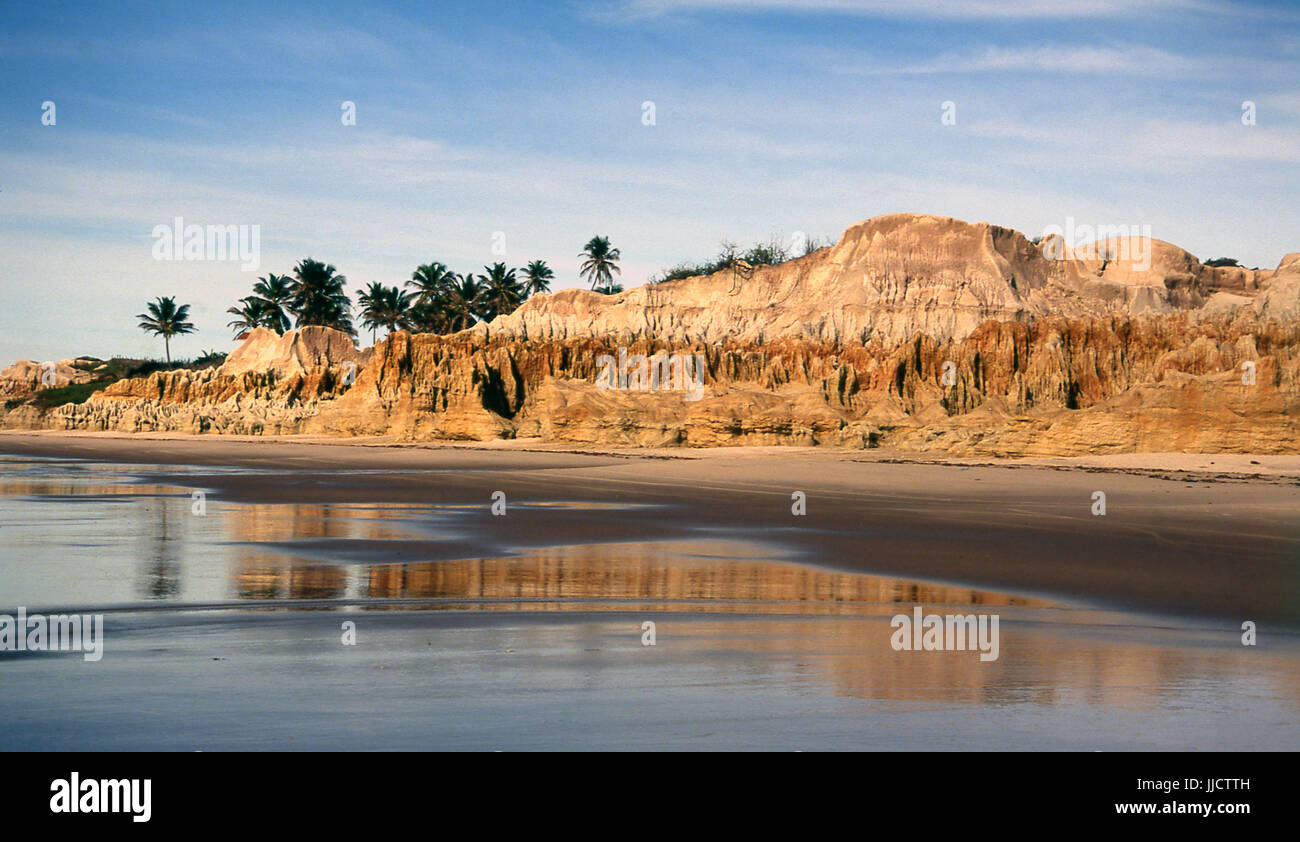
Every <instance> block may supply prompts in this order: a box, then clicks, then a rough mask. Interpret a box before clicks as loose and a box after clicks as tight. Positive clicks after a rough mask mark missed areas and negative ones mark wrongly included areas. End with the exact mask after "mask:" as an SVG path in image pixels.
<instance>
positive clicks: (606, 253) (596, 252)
mask: <svg viewBox="0 0 1300 842" xmlns="http://www.w3.org/2000/svg"><path fill="white" fill-rule="evenodd" d="M620 256H621V255H620V254H619V252H618V249H616V248H612V247H611V246H610V244H609V237H592V238H591V239H590V240H588V241H587V245H585V246H583V247H582V253H581V254H579V255H578V257H585V258H586V260H584V261H583V263H582V266H581V268H579V270H578V274H579V275H580V276H581V277H583V278H585V279H586V280H587V281H588V282H589V283H590V284H591V288H592V289H593V290H596V291H597V292H609V291H610V290H611V289H612V287H613V286H614V275H613V273H615V272H616V273H618V274H620V275H621V274H623V270H622V269H619V268H618V259H619V257H620ZM619 289H620V290H621V289H622V288H621V287H620V288H619Z"/></svg>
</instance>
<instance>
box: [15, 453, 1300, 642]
mask: <svg viewBox="0 0 1300 842" xmlns="http://www.w3.org/2000/svg"><path fill="white" fill-rule="evenodd" d="M0 453H9V454H28V455H40V456H55V457H63V458H80V459H94V460H110V461H113V462H122V463H140V464H143V465H191V466H196V467H194V468H192V469H189V470H188V472H187V474H186V477H185V480H184V484H185V485H186V486H187V487H190V488H196V489H202V490H204V491H205V493H206V494H207V495H208V501H209V505H219V504H220V503H221V502H223V501H228V502H231V503H287V502H293V503H296V504H312V503H316V504H324V503H336V504H337V503H386V504H405V505H422V506H436V507H442V508H448V509H455V510H459V511H461V512H463V515H464V516H463V517H460V518H458V521H457V529H456V530H455V532H454V534H442V535H437V536H430V537H428V538H410V537H408V538H406V539H404V540H401V541H391V540H384V541H378V542H375V541H367V540H365V539H357V540H353V541H349V542H347V543H339V542H335V543H333V544H332V545H331V546H328V547H326V546H318V547H316V548H315V551H316V552H319V553H326V554H327V557H330V558H333V559H334V560H341V558H342V557H344V556H346V557H361V558H365V557H371V558H379V557H389V558H391V559H392V560H396V561H402V560H452V559H460V558H468V557H476V556H501V555H505V554H508V553H511V552H517V551H520V550H526V549H530V548H539V547H547V546H560V545H573V544H601V543H616V542H634V541H656V540H683V539H693V538H700V537H705V536H713V537H725V538H743V539H748V540H754V541H760V542H762V543H763V544H765V545H767V546H770V547H772V548H774V550H775V551H777V552H779V553H780V554H782V556H783V557H785V558H787V559H790V560H793V561H798V562H800V563H803V564H810V565H816V566H821V567H828V568H834V569H839V570H845V571H853V572H861V573H874V574H880V575H890V576H901V577H906V578H909V579H915V580H921V581H932V582H946V583H952V584H961V585H966V586H970V587H976V588H988V589H991V590H997V591H1004V592H1009V593H1016V594H1022V595H1027V596H1041V597H1045V598H1054V599H1068V600H1069V601H1071V602H1072V603H1075V604H1081V605H1088V606H1095V607H1100V608H1110V609H1119V610H1133V611H1140V612H1145V613H1152V614H1157V615H1168V616H1172V617H1203V618H1207V619H1215V620H1219V621H1222V622H1224V623H1225V624H1226V625H1225V628H1227V627H1230V626H1234V625H1235V626H1239V625H1240V623H1241V622H1242V621H1245V620H1252V621H1255V622H1264V623H1268V624H1272V625H1276V626H1278V627H1282V628H1286V629H1291V630H1295V629H1297V627H1300V459H1297V458H1296V457H1246V456H1221V455H1215V456H1203V457H1186V456H1174V457H1165V456H1152V457H1127V456H1126V457H1118V458H1117V459H1115V460H1114V462H1115V464H1113V465H1112V466H1107V465H1105V464H1104V461H1105V460H1100V459H1098V458H1096V457H1091V458H1089V459H1087V460H1081V461H1082V462H1083V463H1084V464H1082V465H1079V466H1074V465H1071V464H1070V462H1069V461H1068V460H1029V461H1027V462H1022V461H1008V462H1006V463H997V464H994V463H990V462H989V460H979V461H978V462H977V463H976V464H960V463H955V464H938V463H933V462H912V461H898V457H897V456H891V455H890V454H878V453H863V452H862V451H821V450H811V449H809V450H802V449H800V450H796V449H783V448H745V449H715V450H707V451H655V452H644V451H616V450H609V451H605V452H601V453H592V452H575V451H572V450H562V449H551V450H526V449H523V448H522V446H521V445H519V444H517V443H516V444H515V445H514V447H510V448H507V447H502V446H491V447H467V446H428V445H424V446H421V445H398V446H394V445H390V444H388V443H385V442H382V441H374V440H369V441H362V442H348V443H336V442H332V441H324V442H323V441H320V440H316V441H310V440H300V439H299V440H295V439H292V438H288V439H276V440H261V441H259V440H251V441H250V440H231V439H224V438H215V437H175V436H163V437H156V438H155V437H147V438H145V437H121V436H107V435H93V434H90V435H87V434H15V433H8V434H3V435H0ZM1143 460H1145V461H1143ZM1209 462H1215V463H1217V464H1216V465H1209V464H1208V463H1209ZM1251 462H1260V463H1261V464H1260V465H1253V464H1251ZM1180 463H1181V464H1180ZM204 466H208V467H214V468H215V467H218V466H220V467H221V470H210V471H206V470H204ZM141 478H142V480H144V481H151V482H168V481H170V480H171V478H170V477H169V476H168V474H167V473H166V472H165V471H157V470H153V471H151V470H149V469H147V468H146V469H144V470H143V471H142V472H141ZM498 491H500V492H503V493H504V494H505V496H506V504H507V514H506V516H504V517H499V516H493V515H492V513H491V504H492V495H493V493H494V492H498ZM796 491H802V492H803V493H804V494H805V495H806V496H807V514H806V515H805V516H795V515H793V514H792V513H791V506H792V499H791V495H792V494H793V493H794V492H796ZM1097 491H1101V492H1103V493H1104V494H1105V495H1106V497H1105V500H1106V514H1105V515H1104V516H1097V515H1094V514H1093V513H1092V512H1093V505H1094V503H1093V495H1094V492H1097ZM558 504H564V505H558ZM611 507H612V508H611ZM284 549H285V550H286V551H296V552H299V553H306V554H309V555H310V554H312V553H311V552H310V551H311V550H312V547H310V546H309V545H308V544H305V543H304V542H303V541H301V540H294V539H292V538H288V539H286V541H285V544H284Z"/></svg>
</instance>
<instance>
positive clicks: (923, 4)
mask: <svg viewBox="0 0 1300 842" xmlns="http://www.w3.org/2000/svg"><path fill="white" fill-rule="evenodd" d="M619 8H620V11H622V12H623V13H624V14H627V15H629V16H633V17H642V18H645V17H659V16H665V15H672V14H681V13H689V12H717V11H722V12H783V13H797V14H837V15H855V16H864V17H893V18H910V17H919V18H941V19H957V20H981V19H982V20H1011V19H1025V18H1044V19H1054V18H1106V17H1115V16H1121V15H1124V16H1130V17H1132V16H1134V15H1135V14H1152V13H1158V12H1168V11H1177V10H1190V11H1212V12H1220V13H1222V12H1227V11H1230V7H1228V6H1226V5H1225V4H1222V3H1214V2H1199V0H1148V2H1146V3H1142V4H1140V5H1139V4H1134V3H1132V2H1127V0H1056V2H1042V0H964V1H963V2H951V0H625V2H624V3H623V4H622V6H621V7H619Z"/></svg>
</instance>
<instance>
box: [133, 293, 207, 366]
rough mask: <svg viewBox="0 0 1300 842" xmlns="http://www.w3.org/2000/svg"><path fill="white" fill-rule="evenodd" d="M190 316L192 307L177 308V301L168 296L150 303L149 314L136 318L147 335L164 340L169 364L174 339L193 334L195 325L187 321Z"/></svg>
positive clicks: (141, 314)
mask: <svg viewBox="0 0 1300 842" xmlns="http://www.w3.org/2000/svg"><path fill="white" fill-rule="evenodd" d="M189 315H190V305H188V304H182V305H180V306H179V307H177V306H176V299H175V298H173V297H171V296H168V297H166V298H162V297H160V298H158V299H157V300H156V301H150V302H149V312H147V313H140V314H139V315H137V316H136V318H137V319H139V320H140V329H141V330H143V331H144V332H145V333H152V334H153V335H154V336H161V337H162V338H163V348H164V349H166V352H167V364H168V365H171V362H172V337H173V336H179V335H181V334H183V333H193V332H194V325H193V324H192V323H190V322H187V321H185V319H187V318H188V317H189Z"/></svg>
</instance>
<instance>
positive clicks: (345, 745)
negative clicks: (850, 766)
mask: <svg viewBox="0 0 1300 842" xmlns="http://www.w3.org/2000/svg"><path fill="white" fill-rule="evenodd" d="M0 454H9V455H0V599H3V601H4V605H7V606H8V609H7V610H9V611H12V610H13V609H14V607H15V606H17V605H23V606H26V607H27V609H28V610H29V611H44V612H45V613H65V612H76V613H102V614H103V615H104V618H105V620H104V622H105V633H104V636H105V649H104V657H103V658H102V660H100V661H98V662H96V663H87V662H85V661H84V660H83V659H82V658H81V656H80V655H79V654H76V653H33V652H0V670H2V671H3V673H2V674H3V676H4V679H5V682H6V685H7V686H8V687H9V688H10V689H9V691H8V692H6V693H4V694H0V720H3V721H4V722H5V723H6V727H5V728H4V729H2V730H0V749H5V750H12V749H91V750H97V749H165V750H184V751H188V750H222V749H295V748H298V749H480V750H483V749H486V750H491V749H556V748H569V749H571V748H577V749H670V748H671V749H692V748H708V749H845V748H851V749H900V750H902V749H924V748H931V749H955V750H970V749H1074V750H1094V749H1101V750H1127V749H1200V750H1208V749H1223V750H1230V749H1231V750H1269V749H1290V750H1294V749H1296V748H1300V693H1298V692H1297V690H1296V688H1297V687H1298V686H1300V629H1298V628H1297V623H1296V606H1297V603H1300V600H1297V599H1296V596H1297V580H1298V579H1300V575H1298V574H1297V570H1298V567H1297V565H1300V553H1298V552H1297V546H1296V537H1297V534H1300V533H1298V529H1297V528H1298V527H1300V522H1298V518H1297V512H1298V511H1300V506H1297V502H1300V501H1297V491H1298V490H1300V487H1298V486H1297V485H1296V482H1297V481H1298V477H1300V470H1298V467H1300V466H1297V465H1296V464H1295V462H1296V460H1291V459H1289V458H1275V459H1269V458H1267V457H1260V458H1255V459H1251V458H1247V457H1231V458H1225V457H1220V456H1207V457H1181V458H1180V459H1170V458H1164V457H1142V458H1140V459H1139V458H1134V457H1125V458H1122V459H1115V460H1107V459H1100V460H1098V459H1092V460H1089V462H1090V463H1089V464H1077V463H1074V462H1071V461H1069V460H1066V461H1064V462H1062V461H1061V460H1026V461H1020V462H999V463H990V460H948V463H946V464H945V463H938V462H936V461H935V460H920V461H917V460H908V459H905V458H904V457H901V456H899V455H897V454H880V453H863V452H861V451H810V450H789V449H777V448H771V449H767V448H763V449H758V448H755V449H744V450H710V451H655V452H645V451H617V450H610V451H604V452H579V451H577V450H576V449H573V448H541V447H537V446H536V445H535V443H521V442H514V443H508V444H505V445H492V446H487V447H476V446H437V445H434V446H428V445H420V446H393V445H392V444H391V443H388V442H383V441H362V442H358V441H352V442H347V443H338V442H329V441H327V442H319V441H307V440H301V439H291V440H285V439H279V440H254V441H240V440H230V439H217V438H200V439H189V438H182V437H175V436H163V437H130V438H123V437H120V436H104V435H85V434H74V435H59V434H37V435H31V434H13V433H7V434H2V433H0ZM1252 461H1257V462H1259V463H1260V464H1259V465H1254V464H1251V463H1252ZM1211 462H1212V463H1214V464H1210V463H1211ZM1095 490H1103V491H1104V492H1105V493H1106V495H1107V512H1106V515H1105V516H1094V515H1092V513H1091V509H1092V505H1093V502H1092V493H1093V492H1094V491H1095ZM195 491H202V492H203V493H204V495H205V497H204V500H203V508H202V511H201V513H199V514H196V512H195V510H194V508H193V506H194V501H193V492H195ZM494 491H503V492H504V493H505V494H506V501H507V503H506V514H505V515H504V516H494V515H493V514H492V513H491V504H492V494H493V492H494ZM794 491H802V492H804V494H806V496H807V515H805V516H795V515H792V514H791V499H790V495H791V493H792V492H794ZM914 606H923V607H924V609H925V610H926V611H937V612H940V613H959V614H965V613H973V612H978V613H991V614H995V615H997V616H999V617H1000V618H1001V640H1000V644H999V649H1000V654H999V657H998V658H997V659H996V660H993V661H989V662H985V661H982V660H981V659H980V658H979V657H978V653H976V652H972V651H950V652H899V651H895V650H894V649H893V648H892V647H891V645H890V638H891V634H892V628H891V625H890V618H891V617H892V616H893V615H895V614H898V613H910V611H911V610H912V609H913V607H914ZM4 610H6V609H4V608H3V607H0V612H3V611H4ZM1243 619H1249V620H1252V621H1255V622H1256V623H1258V624H1259V641H1258V645H1257V646H1253V647H1245V646H1242V645H1241V641H1240V636H1241V630H1240V626H1241V621H1242V620H1243ZM647 622H652V623H654V624H655V628H656V637H657V640H656V642H655V645H654V646H646V645H644V643H645V640H644V638H643V635H644V624H645V623H647ZM348 623H351V624H354V630H355V634H356V640H355V645H345V643H344V637H343V636H344V633H345V624H348Z"/></svg>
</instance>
